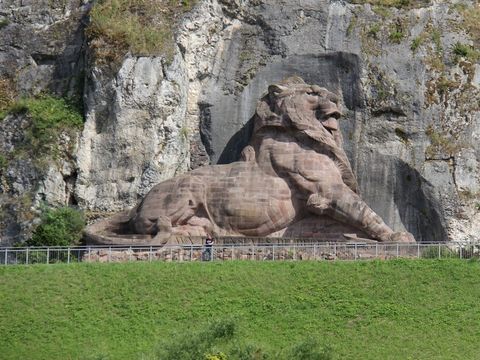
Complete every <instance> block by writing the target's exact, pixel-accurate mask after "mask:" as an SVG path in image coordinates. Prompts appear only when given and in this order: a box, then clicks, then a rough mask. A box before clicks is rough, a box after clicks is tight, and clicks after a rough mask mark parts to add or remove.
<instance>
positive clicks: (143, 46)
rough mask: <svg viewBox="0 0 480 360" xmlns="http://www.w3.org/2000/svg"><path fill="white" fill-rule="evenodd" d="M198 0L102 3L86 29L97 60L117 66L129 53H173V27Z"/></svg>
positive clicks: (109, 0) (112, 0)
mask: <svg viewBox="0 0 480 360" xmlns="http://www.w3.org/2000/svg"><path fill="white" fill-rule="evenodd" d="M195 2H196V0H190V1H187V0H184V1H175V0H103V1H99V2H97V4H96V5H95V6H94V7H93V9H92V10H91V12H90V24H89V26H88V27H87V29H86V33H87V36H88V38H89V40H90V45H91V47H92V49H93V52H94V57H95V61H97V63H100V64H109V63H114V64H115V63H118V62H119V61H120V60H121V59H122V58H123V56H124V55H125V54H126V53H127V52H131V53H132V54H134V55H163V56H165V58H166V59H167V60H169V61H171V60H172V58H173V54H174V35H173V27H174V25H175V22H176V20H177V19H178V18H179V16H181V15H182V14H183V13H185V12H186V11H189V10H190V9H191V8H192V7H193V5H194V4H195Z"/></svg>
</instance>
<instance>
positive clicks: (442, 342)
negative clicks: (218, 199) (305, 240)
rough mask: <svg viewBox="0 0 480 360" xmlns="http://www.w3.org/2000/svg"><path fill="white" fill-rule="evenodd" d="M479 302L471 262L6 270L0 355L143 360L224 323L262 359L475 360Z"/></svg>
mask: <svg viewBox="0 0 480 360" xmlns="http://www.w3.org/2000/svg"><path fill="white" fill-rule="evenodd" d="M479 299H480V264H479V263H478V262H470V261H458V260H443V261H438V260H437V261H434V260H418V261H406V260H398V261H384V262H377V261H375V262H236V261H232V262H224V263H220V262H219V263H126V264H76V265H61V264H59V265H50V266H48V265H36V266H29V267H24V266H21V267H14V266H8V267H0V358H1V359H145V358H151V357H152V356H153V355H154V354H155V349H156V348H158V347H159V344H162V343H165V342H167V343H168V342H169V341H173V340H171V339H174V338H175V336H178V334H188V333H189V332H192V331H193V332H194V331H196V329H204V328H205V326H206V324H207V323H209V322H210V321H212V320H215V319H233V321H234V323H235V324H236V327H237V335H236V337H237V339H238V341H241V342H242V343H243V344H254V345H255V346H257V347H260V348H262V349H264V351H265V353H275V352H276V351H280V350H281V349H286V348H289V347H291V346H293V345H295V344H296V343H299V342H302V341H303V340H304V339H306V338H312V339H314V340H316V341H317V342H318V343H319V344H320V345H322V346H329V347H330V349H331V354H332V356H333V358H334V359H475V358H478V356H479V351H478V340H479V339H480V305H479ZM229 346H230V345H228V344H225V346H224V347H222V344H220V345H218V346H217V350H221V351H224V352H225V353H227V354H228V352H229V349H230V348H229ZM230 358H231V357H229V359H230ZM258 358H259V359H260V358H261V357H258Z"/></svg>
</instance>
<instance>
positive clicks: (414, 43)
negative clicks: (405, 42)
mask: <svg viewBox="0 0 480 360" xmlns="http://www.w3.org/2000/svg"><path fill="white" fill-rule="evenodd" d="M422 42H423V37H421V36H417V37H416V38H414V39H413V40H412V43H411V44H410V50H412V51H413V52H416V51H417V49H418V48H419V47H420V45H422Z"/></svg>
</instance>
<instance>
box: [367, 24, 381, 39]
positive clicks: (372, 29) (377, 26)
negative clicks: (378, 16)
mask: <svg viewBox="0 0 480 360" xmlns="http://www.w3.org/2000/svg"><path fill="white" fill-rule="evenodd" d="M379 31H380V24H378V23H376V24H373V25H372V26H371V27H370V29H369V30H368V32H367V34H368V36H371V37H373V38H375V39H376V38H377V36H378V32H379Z"/></svg>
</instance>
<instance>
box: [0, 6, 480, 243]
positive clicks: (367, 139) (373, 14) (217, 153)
mask: <svg viewBox="0 0 480 360" xmlns="http://www.w3.org/2000/svg"><path fill="white" fill-rule="evenodd" d="M42 1H43V0H42ZM42 1H25V0H23V1H14V0H6V1H3V2H2V3H1V4H0V16H1V17H2V19H3V18H6V19H8V21H9V24H8V26H6V27H3V28H2V32H1V35H0V40H1V41H2V42H1V43H0V63H1V64H2V66H1V67H0V72H1V73H0V75H1V76H3V77H5V78H8V79H9V81H10V80H12V79H13V80H14V85H15V88H16V90H17V91H18V92H20V93H22V92H25V93H37V92H39V91H41V90H43V89H44V88H46V87H47V88H48V89H49V90H50V91H54V92H56V93H59V94H65V93H73V92H74V91H75V89H78V87H79V84H80V83H81V85H82V86H81V87H82V91H83V96H84V104H85V119H86V122H85V127H84V130H83V133H82V134H81V136H80V138H79V140H78V148H75V149H76V150H73V153H72V154H71V157H70V160H69V161H68V164H69V165H68V166H67V165H61V166H58V165H55V166H53V165H49V169H48V171H46V174H49V175H47V176H46V177H45V176H43V175H42V177H38V176H37V175H35V174H34V173H32V172H29V171H27V170H25V171H23V170H21V167H20V165H19V166H18V167H16V168H10V167H9V169H8V171H10V172H11V173H12V174H13V175H15V177H16V178H19V179H20V178H21V179H24V180H23V181H25V182H27V183H28V182H30V183H32V184H34V185H32V186H33V187H35V188H37V187H38V186H39V184H44V185H41V186H43V188H41V189H40V188H39V189H40V190H39V191H38V194H43V195H41V197H42V198H45V199H49V200H48V202H52V203H55V202H59V201H64V202H66V203H68V202H70V203H78V204H79V205H80V206H81V207H82V208H84V209H85V210H87V211H88V212H92V213H96V212H99V213H104V212H111V211H117V210H120V209H123V208H127V207H130V206H133V205H134V204H135V203H136V202H137V201H138V199H139V198H141V197H142V196H143V195H144V194H145V193H146V192H147V191H148V190H149V189H150V188H151V186H153V184H155V183H157V182H159V181H161V180H163V179H166V178H169V177H171V176H174V175H175V174H179V173H182V172H185V171H187V170H188V169H192V168H196V167H198V166H201V165H204V164H207V163H217V162H229V161H232V160H235V159H236V158H237V156H238V154H239V151H240V150H241V148H242V147H243V146H244V145H245V144H246V142H247V141H248V136H249V133H250V130H251V129H250V125H251V124H250V123H249V119H250V118H251V116H252V115H253V111H254V107H255V102H256V100H257V99H258V97H259V96H260V95H261V94H262V92H263V91H264V90H265V88H266V85H268V84H269V83H271V82H274V81H278V80H280V79H281V78H282V77H284V76H286V75H292V74H298V75H301V76H302V77H304V79H305V80H306V81H307V82H311V83H318V84H320V85H323V86H326V87H328V88H329V89H331V90H332V91H334V92H337V93H338V94H340V95H341V96H342V98H343V107H344V115H345V116H344V119H343V121H342V122H341V126H342V131H343V135H344V142H345V148H346V150H347V153H348V155H349V157H350V160H351V163H352V166H353V168H354V171H355V172H356V174H357V176H358V180H359V185H360V188H361V194H362V196H363V197H364V198H365V200H366V201H367V203H369V204H370V205H371V206H372V208H373V209H374V210H375V211H376V212H377V213H379V214H381V215H382V217H383V218H384V219H385V220H386V222H387V223H388V224H389V225H390V226H391V227H392V228H394V229H395V230H404V229H406V230H408V231H410V232H412V233H413V234H414V235H415V236H416V238H417V240H422V241H432V240H443V239H447V238H449V239H451V240H472V239H475V238H477V237H478V234H479V233H480V232H479V230H480V229H479V226H480V221H479V220H480V211H479V204H480V198H479V186H480V185H479V181H480V179H479V172H478V166H479V164H478V160H479V155H480V154H479V151H480V150H479V147H478V146H477V143H478V137H479V133H480V112H479V109H480V104H479V102H478V101H479V100H478V99H479V98H480V94H479V87H480V84H479V83H480V65H479V63H478V57H477V58H476V59H475V58H471V57H468V56H467V57H465V56H464V57H462V56H459V55H458V54H455V52H454V48H455V45H456V44H457V43H460V44H464V45H467V46H469V45H475V46H476V47H477V49H478V40H479V39H477V38H475V34H472V31H471V29H469V28H468V26H467V24H466V23H465V21H464V17H465V9H467V10H468V9H471V10H475V9H477V8H478V4H476V3H475V2H474V1H469V0H458V1H457V0H456V1H442V0H435V1H433V0H432V1H428V0H425V1H410V3H411V6H405V7H403V8H400V9H396V8H393V7H378V6H371V5H369V4H360V5H359V4H351V3H349V2H347V1H336V0H302V1H294V0H198V2H197V4H196V6H195V7H194V9H193V10H192V11H191V12H190V13H189V14H187V15H186V16H185V18H184V20H183V22H182V23H181V24H179V27H178V29H176V49H175V56H174V59H173V61H172V62H171V63H168V62H167V61H166V60H165V59H164V58H162V57H153V56H152V57H134V56H131V55H127V56H126V58H125V59H124V61H123V63H122V64H121V66H120V68H119V70H118V72H115V73H110V72H107V71H104V70H103V69H102V68H98V67H96V66H94V65H93V64H92V63H91V62H89V61H88V49H85V41H84V36H83V26H84V25H83V24H84V21H85V20H84V19H85V18H84V15H85V13H86V12H87V11H88V8H89V6H90V5H91V4H90V3H89V2H88V1H80V0H68V1H63V0H62V1H58V2H56V1H53V2H52V1H50V0H48V1H47V0H45V1H43V2H42ZM47 2H48V4H49V6H47V5H46V3H47ZM357 2H360V1H357ZM365 2H366V3H368V1H365ZM52 4H53V6H52ZM42 6H43V7H42ZM40 9H43V10H40ZM45 9H46V10H45ZM477 10H478V9H477ZM66 24H71V25H69V27H66ZM57 26H58V27H59V28H60V29H63V28H68V29H71V30H69V31H63V32H58V31H56V30H55V29H56V28H57ZM32 33H33V34H36V35H35V36H36V37H32V36H29V34H32ZM67 34H68V36H67ZM477 35H478V34H477ZM18 39H22V40H21V41H20V43H21V45H18V43H19V40H18ZM85 51H86V53H87V56H85ZM85 59H87V61H84V60H85ZM79 80H80V81H79ZM83 85H84V86H83ZM21 121H22V120H21V119H16V120H14V119H11V122H10V121H9V123H11V125H9V126H11V127H13V128H15V126H16V125H15V124H20V123H21ZM4 122H5V121H4ZM2 126H3V128H2V129H1V131H2V132H4V131H7V130H5V127H6V125H4V124H2ZM74 142H75V139H74ZM24 168H25V167H24ZM12 169H13V170H12ZM60 169H63V170H61V171H60ZM62 171H64V172H62ZM4 173H5V171H4ZM4 173H2V182H3V183H5V181H7V180H5V179H6V178H5V175H4ZM13 175H12V176H13ZM7 182H8V181H7ZM9 184H10V182H9ZM41 186H40V187H41ZM60 188H63V189H64V190H62V191H60V190H54V189H60ZM65 189H66V190H65ZM71 194H73V195H71ZM14 196H18V195H14ZM39 196H40V195H39ZM54 199H56V200H54ZM61 199H64V200H61ZM57 200H58V201H57Z"/></svg>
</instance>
